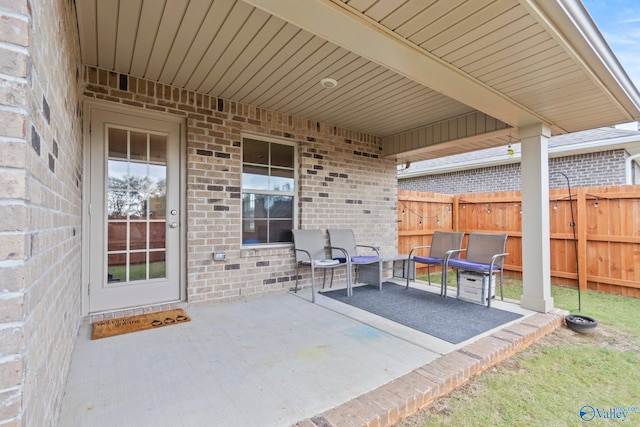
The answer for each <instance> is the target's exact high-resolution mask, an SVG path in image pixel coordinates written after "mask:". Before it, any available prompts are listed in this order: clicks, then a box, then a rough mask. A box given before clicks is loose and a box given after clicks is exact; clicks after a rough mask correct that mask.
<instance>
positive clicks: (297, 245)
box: [291, 230, 351, 302]
mask: <svg viewBox="0 0 640 427" xmlns="http://www.w3.org/2000/svg"><path fill="white" fill-rule="evenodd" d="M291 232H292V233H293V244H294V252H295V255H296V286H295V288H294V292H298V279H299V274H298V272H299V269H300V266H303V267H309V268H311V302H315V301H316V292H315V281H316V274H315V271H316V269H322V271H323V277H322V287H323V288H324V286H325V282H326V279H327V270H328V269H330V270H331V282H330V285H329V287H331V286H333V272H334V269H336V268H338V267H348V263H347V262H346V261H340V260H338V259H332V258H328V257H327V255H326V249H328V248H326V247H325V244H324V237H323V235H322V231H320V230H291ZM338 252H339V253H342V256H343V257H346V256H347V255H346V252H340V251H338ZM350 281H351V269H350V268H347V283H349V282H350Z"/></svg>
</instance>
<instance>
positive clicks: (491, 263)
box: [489, 252, 509, 273]
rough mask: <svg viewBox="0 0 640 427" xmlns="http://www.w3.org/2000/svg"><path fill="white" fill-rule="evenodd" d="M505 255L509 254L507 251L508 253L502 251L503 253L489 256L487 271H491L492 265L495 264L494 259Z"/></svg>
mask: <svg viewBox="0 0 640 427" xmlns="http://www.w3.org/2000/svg"><path fill="white" fill-rule="evenodd" d="M507 255H509V253H508V252H505V253H503V254H495V255H494V256H492V257H491V262H490V263H489V272H490V273H491V272H493V266H494V265H495V263H496V260H497V259H498V258H504V257H506V256H507Z"/></svg>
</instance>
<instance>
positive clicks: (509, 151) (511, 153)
mask: <svg viewBox="0 0 640 427" xmlns="http://www.w3.org/2000/svg"><path fill="white" fill-rule="evenodd" d="M515 153H516V151H515V150H514V149H513V147H512V146H511V134H509V145H508V146H507V154H508V155H509V156H513V155H514V154H515Z"/></svg>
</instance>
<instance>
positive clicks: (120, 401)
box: [59, 282, 562, 427]
mask: <svg viewBox="0 0 640 427" xmlns="http://www.w3.org/2000/svg"><path fill="white" fill-rule="evenodd" d="M398 283H400V282H398ZM416 286H417V287H421V288H422V289H425V290H429V291H431V292H436V291H437V288H436V287H433V286H431V287H429V286H425V285H421V284H417V285H416ZM451 294H452V293H450V295H451ZM310 297H311V294H310V290H308V289H304V290H302V291H300V292H298V293H297V294H293V293H289V294H282V295H273V296H268V297H264V298H259V299H252V300H248V301H242V302H233V303H227V304H218V305H211V306H201V307H191V308H187V313H188V314H189V315H190V316H191V319H192V320H191V322H188V323H184V324H180V325H175V326H170V327H166V328H160V329H155V330H148V331H142V332H136V333H132V334H127V335H121V336H116V337H110V338H104V339H100V340H95V341H91V339H90V332H91V327H90V325H83V326H82V327H81V329H80V332H79V336H78V338H77V342H76V347H75V349H74V353H73V356H72V360H71V367H70V371H69V374H68V379H67V385H66V390H65V394H64V396H63V403H62V410H61V414H60V422H59V425H60V426H61V427H71V426H73V427H76V426H95V427H101V426H105V427H106V426H109V427H111V426H119V427H126V426H132V427H133V426H135V427H141V426H154V427H156V426H176V425H180V426H204V425H221V426H243V427H245V426H292V425H299V426H310V427H311V426H343V425H350V426H385V425H393V424H394V423H395V422H397V421H398V420H399V419H401V418H402V417H404V416H407V415H409V414H412V413H414V412H415V411H417V410H418V409H420V408H422V407H424V406H425V405H426V404H428V403H429V402H431V401H432V400H434V399H435V398H437V397H439V396H442V395H444V394H446V393H448V392H449V391H451V390H452V389H453V388H454V387H456V386H457V385H459V384H461V383H463V382H464V381H466V380H467V379H469V378H471V377H472V376H474V375H475V374H477V373H479V372H481V371H483V370H485V369H487V368H488V367H490V366H493V365H494V364H496V363H498V362H499V361H501V360H503V359H505V358H507V357H509V356H510V355H512V354H513V353H515V352H517V351H519V350H520V349H522V348H524V347H526V346H527V345H529V344H530V343H532V342H534V341H535V340H537V339H539V338H541V337H542V336H544V335H546V334H547V333H549V332H551V331H553V330H554V329H555V328H556V327H558V326H559V325H560V324H561V323H562V315H561V314H560V313H555V312H552V313H549V314H540V313H534V312H530V311H527V310H524V309H522V308H521V307H520V306H519V305H518V304H513V303H507V302H501V301H496V302H495V303H492V305H493V306H494V307H496V308H502V309H506V310H509V311H515V312H519V313H521V314H523V315H524V316H523V317H522V318H520V319H518V320H517V321H516V322H512V323H510V324H507V325H504V326H502V327H501V328H498V329H496V330H493V331H489V332H487V333H485V334H482V335H479V336H476V337H474V338H472V339H470V340H468V341H465V342H463V343H461V344H458V345H453V344H450V343H448V342H446V341H443V340H440V339H438V338H434V337H432V336H429V335H426V334H423V333H421V332H418V331H416V330H413V329H411V328H407V327H404V326H402V325H399V324H396V323H394V322H391V321H388V320H386V319H383V318H380V317H378V316H375V315H372V314H370V313H366V312H363V311H361V310H358V309H355V308H352V307H350V306H347V305H345V304H342V303H340V302H337V301H335V300H332V299H330V298H327V297H323V296H322V295H318V296H317V299H316V302H317V304H311V303H310Z"/></svg>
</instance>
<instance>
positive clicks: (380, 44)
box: [244, 0, 563, 132]
mask: <svg viewBox="0 0 640 427" xmlns="http://www.w3.org/2000/svg"><path fill="white" fill-rule="evenodd" d="M244 1H245V2H246V3H249V4H251V5H253V6H255V7H257V8H259V9H262V10H264V11H266V12H267V13H270V14H272V15H275V16H277V17H279V18H281V19H284V20H285V21H288V22H291V23H293V24H295V25H296V26H299V27H301V28H303V29H304V30H306V31H308V32H310V33H312V34H315V35H317V36H319V37H321V38H323V39H325V40H328V41H330V42H332V43H335V44H336V45H338V46H341V47H343V48H345V49H347V50H349V51H351V52H353V53H355V54H357V55H360V56H362V57H364V58H367V59H369V60H371V61H373V62H375V63H377V64H380V65H382V66H384V67H386V68H388V69H390V70H392V71H394V72H396V73H398V74H400V75H402V76H404V77H407V78H409V79H411V80H413V81H415V82H418V83H420V84H422V85H424V86H426V87H428V88H430V89H433V90H435V91H437V92H440V93H442V94H444V95H446V96H448V97H449V98H452V99H455V100H456V101H459V102H461V103H463V104H466V105H468V106H470V107H472V108H473V109H475V110H478V111H482V112H484V113H486V114H487V115H489V116H492V117H495V118H496V119H498V120H500V121H502V122H504V123H507V124H509V125H510V126H513V127H523V126H528V125H533V124H536V123H540V122H542V123H546V122H547V121H546V120H545V119H544V118H543V117H540V116H538V115H537V114H535V113H534V112H533V111H530V110H528V109H527V108H525V107H524V106H522V105H519V104H517V103H516V102H514V101H513V100H512V99H509V98H508V97H506V96H504V95H503V94H501V93H500V92H498V91H496V90H494V89H492V88H491V87H489V86H487V85H485V84H483V83H481V82H479V81H478V80H476V79H474V78H473V77H471V76H469V75H468V74H465V73H463V72H462V71H460V70H459V69H457V68H455V67H454V66H452V65H450V64H448V63H447V62H445V61H443V60H441V59H440V58H438V57H436V56H434V55H432V54H430V53H429V52H427V51H425V50H424V49H421V48H419V47H417V46H416V45H414V44H413V43H411V42H409V41H408V40H406V39H404V38H402V37H400V36H399V35H397V34H395V33H394V32H392V31H391V30H389V29H387V28H385V27H384V26H382V25H380V24H378V23H376V22H374V21H373V20H371V19H368V18H366V17H365V16H364V15H362V14H361V13H359V12H357V11H355V10H352V9H350V8H349V7H348V6H347V5H344V4H342V3H341V2H340V3H333V2H331V1H329V0H306V1H304V2H299V1H296V2H291V1H283V0H244ZM560 132H563V131H562V130H560Z"/></svg>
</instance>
